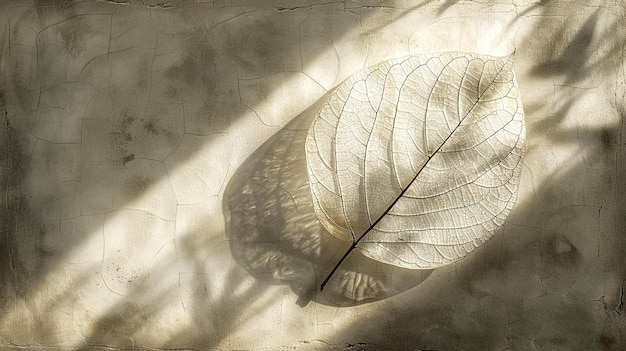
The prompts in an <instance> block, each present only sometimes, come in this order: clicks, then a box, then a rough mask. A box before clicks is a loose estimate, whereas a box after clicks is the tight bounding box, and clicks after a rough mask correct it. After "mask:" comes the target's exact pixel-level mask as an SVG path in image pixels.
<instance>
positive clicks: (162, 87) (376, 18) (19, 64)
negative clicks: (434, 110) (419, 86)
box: [0, 0, 626, 350]
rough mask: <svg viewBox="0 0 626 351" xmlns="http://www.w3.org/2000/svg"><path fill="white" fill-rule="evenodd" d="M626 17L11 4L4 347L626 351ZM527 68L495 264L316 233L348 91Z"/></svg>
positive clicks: (174, 1) (480, 254)
mask: <svg viewBox="0 0 626 351" xmlns="http://www.w3.org/2000/svg"><path fill="white" fill-rule="evenodd" d="M625 11H626V7H625V6H624V4H623V3H622V1H620V0H613V1H601V0H589V1H585V4H583V1H579V2H574V3H573V2H567V1H558V0H552V1H531V0H512V1H510V0H509V1H506V0H502V1H488V0H481V1H455V0H445V1H444V0H440V1H437V0H416V1H412V0H402V1H400V0H399V1H377V0H361V1H354V2H350V1H316V0H313V1H305V0H296V1H286V0H284V1H278V0H276V1H262V0H259V1H246V0H239V1H237V0H229V1H221V0H214V1H211V0H207V1H202V0H198V1H193V0H187V1H185V0H171V1H158V0H131V1H127V2H125V1H119V0H110V1H46V0H38V1H5V2H3V3H2V4H1V5H0V24H1V26H0V30H1V32H0V33H1V35H2V37H1V39H0V51H1V56H0V82H1V84H0V89H1V91H0V93H1V95H0V104H1V105H2V107H3V109H2V110H0V111H2V112H3V113H0V115H1V116H2V117H1V118H2V124H3V126H4V127H3V128H0V161H1V173H0V175H1V176H2V178H1V179H2V180H1V182H2V183H1V185H2V188H3V189H2V191H0V194H1V195H0V196H1V200H2V201H1V203H2V206H1V210H0V223H1V227H0V228H1V231H0V348H9V349H11V348H12V347H14V348H16V349H18V348H20V347H23V346H32V347H33V348H35V349H37V348H40V347H42V348H43V347H49V348H51V349H57V348H70V349H74V348H81V347H87V346H97V347H103V348H104V347H112V348H133V347H135V348H144V347H145V348H149V349H173V348H175V349H187V348H189V349H224V350H229V349H255V350H257V349H271V350H274V349H303V350H313V349H315V350H317V349H319V350H330V349H339V350H343V349H346V350H349V349H365V350H379V349H398V350H404V349H429V350H478V349H480V350H570V349H585V350H619V349H623V348H624V347H626V334H625V333H626V319H625V318H626V317H625V314H626V313H624V311H623V308H624V298H623V295H624V288H623V282H624V280H625V279H626V258H625V257H626V256H624V255H625V254H626V200H624V199H625V198H626V181H625V178H624V177H625V176H626V170H625V168H624V167H625V161H626V148H624V146H625V140H624V138H623V136H622V134H623V132H624V131H625V128H626V127H624V122H623V116H624V113H625V108H626V106H625V100H624V98H625V95H624V94H625V91H626V90H625V86H626V83H625V78H626V72H625V70H624V69H625V65H626V56H625V55H624V44H625V40H626V18H625V17H624V16H625ZM445 51H467V52H478V53H482V54H489V55H500V56H502V55H508V54H511V53H512V52H515V54H514V55H515V72H516V74H517V79H518V83H519V86H520V90H521V95H522V102H523V104H524V110H525V113H526V117H525V118H526V125H527V137H526V155H525V159H524V167H523V171H522V175H521V185H520V191H519V195H518V200H517V203H516V205H515V207H514V208H513V211H512V213H511V215H510V216H509V218H508V219H507V221H506V223H505V225H504V226H503V227H502V228H501V230H499V231H498V232H497V233H496V234H495V235H494V237H493V238H492V239H491V240H490V241H488V242H487V244H486V245H484V246H483V247H482V248H481V249H479V250H477V251H476V252H474V253H472V254H471V255H469V256H468V257H466V258H465V259H463V260H461V261H459V262H458V263H456V264H453V265H450V266H447V267H443V268H439V269H436V270H433V271H412V270H406V269H399V268H393V267H391V266H387V265H383V264H380V263H377V262H374V261H372V260H370V259H367V258H366V257H364V256H363V255H361V254H359V253H358V252H354V253H353V254H352V256H351V257H350V258H349V259H348V260H347V261H346V263H345V264H344V265H342V267H341V269H340V271H338V273H337V275H336V282H335V283H334V284H330V285H329V286H328V288H327V289H326V290H324V292H321V293H320V292H319V289H318V286H319V283H320V281H321V280H322V279H323V278H324V277H325V275H326V274H327V273H328V271H329V270H330V269H331V268H332V266H333V265H334V263H335V262H336V261H337V260H338V259H339V257H340V256H341V255H342V253H343V251H344V250H345V249H346V248H347V247H348V246H349V245H348V244H346V243H342V242H337V240H335V239H333V238H332V237H331V236H330V235H329V234H328V233H327V232H325V231H324V230H323V229H322V227H321V226H320V224H319V223H318V222H317V219H316V217H315V213H314V212H313V209H312V204H311V198H310V191H309V189H308V184H307V173H306V163H305V158H304V157H305V154H304V140H305V137H306V131H307V129H308V127H309V125H310V122H311V119H312V118H313V115H314V114H315V111H316V108H318V107H319V106H320V103H321V102H322V101H323V99H324V97H325V95H326V93H327V92H329V91H330V90H331V89H332V88H333V87H335V86H336V85H337V84H339V83H340V82H342V81H343V80H344V79H346V78H347V77H349V76H350V75H352V74H353V73H355V72H357V71H359V70H360V69H362V68H364V67H367V66H370V65H373V64H377V63H378V62H381V61H383V60H386V59H390V58H397V57H402V56H406V55H409V54H420V53H434V52H445Z"/></svg>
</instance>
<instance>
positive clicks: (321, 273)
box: [224, 96, 430, 306]
mask: <svg viewBox="0 0 626 351" xmlns="http://www.w3.org/2000/svg"><path fill="white" fill-rule="evenodd" d="M326 98H327V96H324V97H322V98H321V99H320V100H319V101H318V103H316V104H314V105H313V106H311V107H310V108H309V109H307V110H306V111H304V112H303V113H302V114H300V115H299V116H297V117H295V118H294V119H293V120H292V121H291V122H290V123H289V124H288V125H287V126H285V127H284V128H283V129H281V130H280V131H279V132H277V133H276V134H275V135H274V136H273V137H272V138H270V139H269V140H268V141H267V142H266V143H265V144H263V145H262V146H261V147H260V148H258V149H257V150H256V151H255V152H254V153H253V154H252V155H251V156H250V157H249V158H248V159H247V160H246V161H245V162H244V164H243V165H242V166H241V167H240V168H239V169H238V170H237V172H236V173H235V175H234V176H233V178H232V179H231V181H230V182H229V184H228V186H227V188H226V191H225V193H224V213H225V216H226V234H227V235H228V237H229V239H230V246H231V251H232V254H233V257H234V258H235V260H236V261H237V262H238V263H239V264H241V265H242V266H243V267H244V268H245V269H246V270H248V271H249V272H250V273H251V274H252V275H253V276H255V277H256V278H257V279H259V280H261V281H265V282H268V283H272V284H286V285H288V286H290V288H291V290H292V291H293V292H294V293H295V294H297V295H298V296H299V300H298V303H299V304H301V305H304V304H306V303H308V301H309V300H311V299H313V300H315V301H316V302H319V303H324V304H333V305H341V306H351V305H355V304H361V303H365V302H372V301H376V300H381V299H384V298H388V297H390V296H393V295H395V294H398V293H400V292H402V291H405V290H407V289H410V288H412V287H414V286H416V285H418V284H420V283H421V282H422V281H423V280H424V279H425V278H426V277H427V276H428V274H429V273H430V271H429V270H425V271H413V270H409V269H402V268H398V267H394V266H391V265H386V264H381V263H378V262H376V261H374V260H371V259H369V258H367V257H365V256H364V255H362V254H361V253H360V252H359V251H358V250H356V251H355V252H352V253H351V254H350V257H349V259H348V260H347V261H346V262H344V263H343V264H342V265H341V266H340V268H339V270H338V271H337V272H335V274H334V275H333V277H332V279H331V280H330V283H329V284H328V285H327V286H326V288H325V290H324V292H323V293H321V294H320V293H317V291H318V290H319V286H320V283H321V281H323V280H324V278H325V276H326V275H327V274H328V272H329V271H330V270H331V269H332V268H333V266H334V265H335V264H336V262H338V261H339V258H340V257H341V255H343V253H344V252H345V251H346V250H348V248H349V247H350V244H351V243H348V242H342V241H340V240H338V239H336V238H334V237H333V236H332V235H331V234H330V233H329V232H328V231H327V230H326V229H324V227H323V226H322V224H321V223H320V222H319V220H318V219H317V216H316V214H315V211H314V209H313V202H312V198H311V192H310V189H309V181H308V174H307V168H306V156H305V147H304V143H305V139H306V134H307V132H308V128H309V126H310V124H311V121H312V119H313V117H314V116H315V113H316V112H317V110H318V108H319V107H320V106H321V104H322V103H323V102H324V101H325V99H326Z"/></svg>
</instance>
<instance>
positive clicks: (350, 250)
mask: <svg viewBox="0 0 626 351" xmlns="http://www.w3.org/2000/svg"><path fill="white" fill-rule="evenodd" d="M356 244H357V242H354V243H353V244H352V246H350V248H349V249H348V251H346V253H345V254H343V257H341V259H340V260H339V262H337V264H336V265H335V268H333V270H332V271H330V273H328V276H326V279H324V282H322V285H321V286H320V291H324V287H325V286H326V284H328V281H329V280H330V278H331V277H332V276H333V274H335V271H336V270H337V268H339V266H341V263H342V262H343V261H344V260H345V259H346V257H348V255H349V254H350V252H352V250H354V248H355V247H356Z"/></svg>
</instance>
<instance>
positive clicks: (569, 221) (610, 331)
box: [338, 1, 626, 350]
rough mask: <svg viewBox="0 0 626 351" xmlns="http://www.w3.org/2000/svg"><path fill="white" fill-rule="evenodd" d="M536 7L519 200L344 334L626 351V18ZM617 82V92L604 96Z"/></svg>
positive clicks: (420, 344)
mask: <svg viewBox="0 0 626 351" xmlns="http://www.w3.org/2000/svg"><path fill="white" fill-rule="evenodd" d="M544 5H549V6H544ZM550 6H553V7H550ZM564 10H565V12H572V13H576V14H577V15H579V16H580V17H582V16H584V21H583V23H581V24H578V22H575V21H572V19H571V18H570V17H567V16H564V15H563V14H562V13H560V11H561V12H562V11H564ZM583 10H584V11H583ZM531 11H537V13H533V17H535V16H537V17H538V18H540V20H538V22H537V25H536V26H533V27H532V30H530V31H529V32H528V34H527V35H526V36H525V37H523V38H521V40H520V41H519V42H517V43H516V48H517V51H516V56H521V57H520V58H519V59H516V63H520V62H522V63H523V65H524V66H525V67H524V66H522V67H518V68H520V69H519V71H521V72H522V73H521V74H518V75H517V78H518V82H519V85H520V88H521V91H522V100H523V101H524V107H525V113H526V120H527V148H526V149H527V152H526V158H525V162H527V163H526V166H525V167H524V170H523V173H522V186H521V189H520V194H522V197H521V199H520V200H518V203H517V204H516V205H515V206H514V208H513V210H512V213H511V215H510V217H509V218H508V219H507V221H506V223H505V225H504V227H503V229H502V230H501V231H500V232H499V233H496V234H495V235H494V237H493V238H492V239H490V241H488V242H487V243H486V244H485V245H484V246H483V247H481V248H479V249H477V250H476V251H475V252H473V253H472V254H470V255H468V256H467V257H466V258H464V259H463V260H461V261H459V262H457V263H456V264H454V265H451V266H447V267H442V268H440V269H437V270H435V271H434V272H433V274H432V275H431V276H430V277H429V279H428V280H427V281H426V282H424V283H423V284H422V285H420V287H419V293H416V294H411V295H404V296H403V299H402V301H401V303H400V304H399V305H398V306H393V307H391V308H385V309H381V310H378V311H376V312H374V313H372V314H371V315H369V316H368V321H355V322H354V323H352V324H351V325H350V327H349V328H345V329H343V330H341V331H338V332H339V333H345V339H346V340H350V342H357V341H359V342H367V343H368V347H371V348H373V349H376V348H381V349H382V348H385V349H390V350H405V349H429V350H430V349H433V350H569V349H589V350H621V349H622V348H623V345H624V330H626V319H625V318H624V316H625V313H624V301H623V299H624V282H625V281H626V264H624V261H623V259H622V257H624V256H626V236H624V235H623V234H624V233H626V232H625V229H624V228H626V216H625V215H624V213H623V209H624V208H625V206H626V186H625V184H626V183H624V182H623V177H624V170H625V168H624V164H625V163H626V159H625V158H624V156H625V155H624V152H623V145H624V139H623V135H626V128H625V125H624V118H625V117H626V111H625V109H624V107H625V106H624V101H625V100H624V85H625V84H626V83H625V82H624V81H623V69H624V68H623V64H624V62H623V50H624V44H625V43H626V40H625V33H624V30H623V14H622V17H621V20H619V19H617V20H616V21H615V22H611V20H614V19H615V18H611V16H607V12H608V10H607V9H602V8H600V9H596V8H594V7H589V8H585V6H584V5H582V4H573V3H570V2H560V1H549V2H548V1H542V3H541V4H535V5H531V6H530V7H529V8H528V9H527V10H526V11H523V12H522V13H521V14H520V15H522V16H525V15H528V14H530V12H531ZM616 17H619V16H616ZM518 19H519V17H518V18H516V19H515V21H517V20H518ZM601 25H603V28H601V27H602V26H601ZM547 32H552V33H556V34H554V35H548V36H547V37H546V33H547ZM524 68H527V71H526V72H525V73H526V74H524ZM519 71H518V73H520V72H519ZM615 79H617V83H616V85H617V88H618V90H617V91H611V90H608V89H606V90H605V87H606V86H608V87H613V88H615V87H614V85H613V80H615ZM542 80H543V83H537V82H542ZM607 81H608V83H607ZM605 94H607V95H608V96H606V95H605ZM616 121H617V122H616ZM563 159H565V161H564V160H563ZM551 160H554V161H552V162H551ZM372 320H374V321H376V325H372V323H370V321H372ZM381 326H382V327H381Z"/></svg>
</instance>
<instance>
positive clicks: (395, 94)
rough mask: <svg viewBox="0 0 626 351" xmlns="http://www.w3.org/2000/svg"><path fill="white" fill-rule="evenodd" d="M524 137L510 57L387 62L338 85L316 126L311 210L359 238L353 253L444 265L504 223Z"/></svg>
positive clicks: (337, 230) (404, 263)
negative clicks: (312, 208) (359, 251)
mask: <svg viewBox="0 0 626 351" xmlns="http://www.w3.org/2000/svg"><path fill="white" fill-rule="evenodd" d="M524 137H525V127H524V115H523V110H522V104H521V100H520V95H519V89H518V87H517V83H516V81H515V76H514V73H513V61H512V56H508V57H491V56H483V55H478V54H466V53H444V54H437V55H419V56H410V57H405V58H402V59H394V60H390V61H386V62H383V63H381V64H379V65H377V66H373V67H370V68H367V69H364V70H362V71H360V72H358V73H356V74H355V75H353V76H352V77H350V78H349V79H347V80H346V81H345V82H343V83H342V84H340V85H339V86H338V87H337V88H336V90H335V91H334V92H333V93H332V94H331V95H330V96H329V98H328V100H327V101H326V103H325V104H324V105H323V106H322V107H321V108H320V110H319V112H318V114H317V116H316V118H315V119H314V121H313V123H312V125H311V128H310V130H309V133H308V135H307V140H306V153H307V167H308V173H309V179H310V187H311V193H312V195H313V202H314V208H315V212H316V214H317V216H318V218H319V220H320V221H321V222H322V224H323V225H324V226H325V227H326V229H328V231H330V232H331V233H332V234H333V235H335V236H337V237H339V238H342V239H345V240H349V241H352V242H353V245H352V248H351V249H350V250H349V251H348V252H347V253H346V256H347V254H349V252H350V251H351V250H352V249H353V248H357V249H360V250H363V252H364V254H365V255H367V256H369V257H371V258H373V259H375V260H379V261H382V262H385V263H390V264H393V265H397V266H401V267H407V268H419V269H430V268H436V267H440V266H442V265H446V264H448V263H451V262H454V261H456V260H458V259H460V258H462V257H464V256H465V255H467V254H468V253H469V252H471V251H472V250H474V249H475V248H476V247H478V246H480V245H481V244H483V243H484V242H485V241H486V240H487V239H489V238H490V237H491V236H492V235H493V233H494V231H495V230H496V229H497V228H498V227H499V226H501V225H502V224H503V222H504V220H505V218H506V216H507V215H508V213H509V212H510V210H511V207H512V206H513V203H514V201H515V197H516V192H517V184H518V181H519V174H520V170H521V166H522V163H521V159H522V154H523V144H524ZM344 258H345V256H344ZM340 263H341V262H340ZM340 263H339V264H340ZM339 264H338V265H339ZM331 274H332V273H331Z"/></svg>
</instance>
